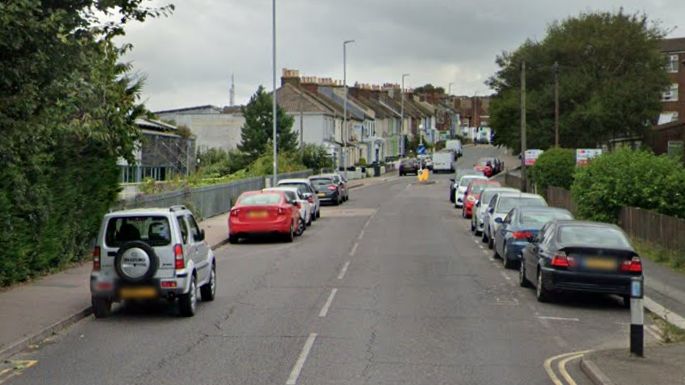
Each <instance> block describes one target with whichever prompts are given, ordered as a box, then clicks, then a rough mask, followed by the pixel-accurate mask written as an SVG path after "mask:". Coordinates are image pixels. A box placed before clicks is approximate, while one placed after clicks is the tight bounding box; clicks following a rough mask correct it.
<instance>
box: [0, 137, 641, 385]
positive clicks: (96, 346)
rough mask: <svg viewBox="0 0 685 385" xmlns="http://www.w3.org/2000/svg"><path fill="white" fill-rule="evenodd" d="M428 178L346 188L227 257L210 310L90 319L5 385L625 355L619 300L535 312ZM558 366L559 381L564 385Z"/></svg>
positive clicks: (452, 367)
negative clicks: (607, 350) (298, 232)
mask: <svg viewBox="0 0 685 385" xmlns="http://www.w3.org/2000/svg"><path fill="white" fill-rule="evenodd" d="M497 151H498V150H497V149H494V148H490V147H478V148H473V147H471V148H467V149H466V154H465V156H464V157H463V158H462V159H461V160H460V163H461V164H463V165H466V166H465V167H470V166H471V165H472V164H473V162H475V160H476V159H477V158H478V157H479V156H484V155H490V154H494V153H497ZM432 178H433V180H435V181H436V183H434V184H429V185H419V184H416V183H415V181H416V178H415V177H412V176H408V177H403V178H393V179H391V180H389V181H388V182H387V183H383V184H379V185H374V186H369V187H365V188H359V189H354V190H352V191H351V192H350V201H349V202H348V203H346V204H344V205H342V206H340V207H329V208H326V209H325V210H324V211H323V214H322V218H321V220H320V221H318V222H315V224H314V225H313V226H312V227H311V228H310V229H309V230H308V231H307V232H306V233H305V234H304V236H303V237H301V238H298V239H296V241H295V242H294V243H292V244H281V243H264V242H251V243H247V244H240V245H235V246H234V245H229V246H225V247H222V248H221V249H218V250H216V251H215V252H216V254H217V256H218V277H219V285H218V294H217V299H216V301H214V302H212V303H201V304H200V305H199V308H198V314H197V315H196V316H195V317H194V318H191V319H184V318H180V317H177V316H176V315H175V313H174V310H173V309H170V308H168V307H163V306H146V307H143V308H135V307H126V308H121V309H118V310H117V311H116V312H115V314H114V315H113V316H112V317H111V318H108V319H106V320H97V321H96V320H94V319H92V318H89V319H86V320H84V321H82V322H79V323H77V324H76V325H74V326H73V327H71V328H70V329H68V330H66V331H64V332H63V333H61V334H60V335H59V336H57V337H55V338H53V339H51V340H49V341H46V343H44V344H43V345H42V346H40V347H36V348H35V349H34V350H32V351H29V352H25V353H23V354H21V355H18V356H17V357H15V359H16V360H33V361H37V362H36V363H35V365H34V366H32V367H30V368H27V369H25V370H23V372H21V373H19V374H20V375H17V376H15V377H13V378H12V379H10V380H9V383H11V384H99V385H108V384H117V385H119V384H179V385H180V384H192V383H197V384H260V385H263V384H295V383H297V384H318V385H322V384H431V385H435V384H522V385H523V384H526V385H534V384H550V383H552V382H551V380H550V375H549V374H548V372H547V371H546V370H545V365H544V362H545V361H546V360H547V359H549V358H550V357H554V356H557V355H560V354H564V353H570V352H576V351H583V350H586V349H597V348H603V347H615V346H625V345H626V344H627V341H628V334H627V332H628V323H629V312H628V311H627V310H624V309H622V308H621V306H620V300H619V299H618V298H611V297H603V296H574V297H570V298H567V299H564V300H561V301H560V302H558V303H553V304H539V303H537V302H536V300H535V297H534V295H533V292H532V290H528V289H521V288H519V287H518V283H517V281H516V279H517V278H516V277H517V274H516V272H515V271H511V270H508V271H505V270H504V269H503V268H502V267H501V263H499V262H498V261H495V260H492V252H491V251H490V250H488V249H487V247H485V248H483V244H482V243H480V241H479V240H478V239H475V238H474V237H473V236H471V235H470V233H469V232H468V230H467V222H466V221H465V220H463V219H461V218H460V216H459V215H458V213H457V211H456V210H454V209H453V208H452V207H451V205H450V204H449V201H448V200H447V189H448V175H440V176H433V177H432ZM84 284H85V283H84ZM569 357H573V356H569ZM562 358H563V357H560V358H559V359H557V360H555V361H553V362H552V363H551V364H550V365H549V366H550V368H551V370H552V371H553V373H552V375H553V376H557V377H559V380H560V381H561V382H560V383H563V384H571V382H568V381H566V380H564V377H563V374H562V373H561V371H560V370H559V367H560V364H561V362H560V361H563V360H562ZM571 363H572V359H569V371H570V372H569V376H572V377H573V378H575V382H576V383H577V384H580V385H582V384H586V383H587V381H586V380H584V379H583V378H582V374H580V373H579V372H578V371H577V369H575V368H574V367H573V365H571Z"/></svg>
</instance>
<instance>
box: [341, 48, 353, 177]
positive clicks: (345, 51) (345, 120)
mask: <svg viewBox="0 0 685 385" xmlns="http://www.w3.org/2000/svg"><path fill="white" fill-rule="evenodd" d="M350 43H354V40H345V41H344V42H343V92H344V94H345V95H344V102H343V129H342V133H343V147H344V148H345V149H344V152H343V167H344V168H345V176H347V158H348V154H347V138H348V132H347V45H348V44H350Z"/></svg>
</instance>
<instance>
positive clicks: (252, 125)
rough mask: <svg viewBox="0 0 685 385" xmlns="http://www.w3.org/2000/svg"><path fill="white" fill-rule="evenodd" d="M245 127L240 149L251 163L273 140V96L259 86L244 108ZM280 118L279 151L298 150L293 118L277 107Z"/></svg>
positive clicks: (278, 123) (278, 122) (241, 134)
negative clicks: (293, 129)
mask: <svg viewBox="0 0 685 385" xmlns="http://www.w3.org/2000/svg"><path fill="white" fill-rule="evenodd" d="M242 111H243V116H245V125H243V128H242V131H241V133H240V136H241V139H242V140H241V143H240V145H238V149H240V151H242V152H244V153H245V155H246V156H247V158H248V160H249V161H253V160H255V159H257V158H258V157H259V156H261V155H262V154H263V153H264V149H265V148H266V145H267V143H268V142H269V141H270V140H271V139H272V138H273V119H272V114H273V103H272V100H271V95H270V94H268V93H266V92H265V91H264V87H262V86H259V88H258V89H257V92H256V93H255V94H254V95H252V97H251V98H250V102H249V103H247V106H245V107H243V108H242ZM276 115H277V116H278V121H277V127H278V151H279V152H281V151H285V152H288V151H294V150H295V149H296V148H297V144H298V141H297V136H296V135H295V133H294V132H293V131H292V130H291V128H292V126H293V118H292V117H291V116H288V115H287V114H286V113H285V111H284V110H283V109H282V108H281V107H277V111H276Z"/></svg>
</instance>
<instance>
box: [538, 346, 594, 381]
mask: <svg viewBox="0 0 685 385" xmlns="http://www.w3.org/2000/svg"><path fill="white" fill-rule="evenodd" d="M588 352H589V350H584V351H581V352H571V353H564V354H559V355H556V356H554V357H550V358H548V359H546V360H545V362H544V364H543V366H544V368H545V372H547V375H548V376H549V379H550V380H552V383H554V385H565V384H564V383H563V382H562V381H561V380H560V379H559V377H557V375H556V373H554V370H553V369H552V363H553V362H554V361H556V360H558V359H564V358H566V357H571V356H579V357H580V356H582V355H583V354H585V353H588ZM564 370H565V369H564ZM559 371H560V372H561V370H559ZM566 375H568V372H566ZM562 376H563V373H562ZM569 378H570V376H569ZM564 379H566V380H567V381H568V378H566V377H564ZM573 384H575V382H573V383H572V384H571V385H573Z"/></svg>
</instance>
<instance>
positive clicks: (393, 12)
mask: <svg viewBox="0 0 685 385" xmlns="http://www.w3.org/2000/svg"><path fill="white" fill-rule="evenodd" d="M171 1H173V2H174V4H175V5H176V11H175V12H174V13H173V15H171V16H170V17H168V18H159V19H152V20H149V21H148V22H146V23H144V24H135V25H131V26H129V27H128V34H127V35H126V37H125V40H126V41H127V42H130V43H133V45H134V50H133V51H132V52H131V53H130V54H129V55H128V56H127V58H126V59H127V60H130V61H131V62H132V63H133V65H134V68H135V71H136V72H138V73H140V74H143V75H145V76H146V77H147V81H146V85H145V89H144V91H143V95H144V100H145V102H146V104H147V106H148V108H149V109H151V110H153V111H155V110H160V109H171V108H180V107H190V106H195V105H203V104H214V105H218V106H224V105H228V104H229V86H230V77H231V74H234V75H235V80H236V102H237V103H239V104H243V103H245V102H246V101H247V100H248V99H249V97H250V95H251V94H252V93H254V91H255V90H256V88H257V86H258V85H260V84H263V85H265V86H266V87H267V88H268V89H270V88H271V68H272V67H271V0H171ZM166 3H168V1H166V2H164V1H157V0H155V1H153V2H152V4H166ZM598 4H601V5H602V6H601V7H600V6H599V5H598ZM620 7H623V8H624V9H625V10H626V11H628V12H636V11H641V12H646V13H647V14H648V15H649V17H650V18H651V19H653V20H658V21H660V22H661V24H662V26H663V27H664V28H666V29H667V30H669V31H671V32H670V34H669V35H670V36H673V37H676V36H685V25H682V26H679V25H678V23H685V1H684V0H624V1H614V0H478V1H475V0H278V1H277V23H278V26H277V33H278V43H277V44H278V48H277V51H278V54H277V56H278V58H277V60H278V63H277V66H278V77H279V82H280V75H281V68H283V67H286V68H292V69H299V70H300V73H301V74H302V75H308V76H319V77H333V78H337V79H342V42H343V41H344V40H347V39H355V40H356V43H354V44H352V45H349V46H348V65H347V79H348V84H350V85H352V84H354V82H357V81H358V82H362V83H375V84H382V83H385V82H395V83H399V81H400V77H401V74H402V73H410V74H411V76H410V77H409V78H407V84H406V86H407V87H416V86H420V85H423V84H425V83H432V84H434V85H439V86H443V87H445V88H446V89H447V86H448V84H449V83H450V82H454V83H455V84H454V85H453V87H452V93H453V94H462V95H473V94H481V95H482V94H485V93H488V92H489V90H488V89H487V87H486V86H485V85H484V84H483V82H484V81H485V79H487V77H488V76H490V75H491V74H493V73H494V71H495V70H496V66H495V64H494V60H495V56H496V55H497V54H498V53H500V52H502V51H503V50H512V49H515V48H516V47H517V46H518V45H520V44H521V43H522V42H523V41H524V40H525V39H526V38H532V39H541V38H542V37H543V36H544V33H545V28H546V26H547V25H548V24H549V23H551V22H553V21H555V20H560V19H563V18H566V17H568V16H570V15H577V14H578V13H580V12H582V11H591V10H609V11H617V10H618V9H619V8H620Z"/></svg>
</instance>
